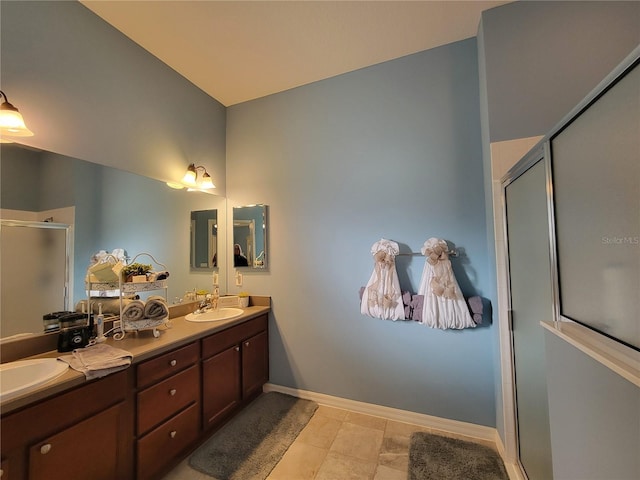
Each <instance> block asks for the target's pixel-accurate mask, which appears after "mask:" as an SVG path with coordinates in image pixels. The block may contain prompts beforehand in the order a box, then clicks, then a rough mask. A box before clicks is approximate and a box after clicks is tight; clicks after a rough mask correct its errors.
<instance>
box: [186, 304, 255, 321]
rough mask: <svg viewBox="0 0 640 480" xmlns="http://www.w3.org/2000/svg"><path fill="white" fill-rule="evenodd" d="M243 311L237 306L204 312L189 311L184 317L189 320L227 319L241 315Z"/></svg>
mask: <svg viewBox="0 0 640 480" xmlns="http://www.w3.org/2000/svg"><path fill="white" fill-rule="evenodd" d="M243 313H244V311H242V310H240V309H239V308H231V307H226V308H220V309H218V310H209V311H206V312H204V313H190V314H189V315H187V316H186V317H185V319H186V320H188V321H190V322H216V321H218V320H229V319H230V318H236V317H239V316H240V315H242V314H243Z"/></svg>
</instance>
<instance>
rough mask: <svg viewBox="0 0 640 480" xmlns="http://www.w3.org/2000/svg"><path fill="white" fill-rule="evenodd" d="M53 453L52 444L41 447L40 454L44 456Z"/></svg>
mask: <svg viewBox="0 0 640 480" xmlns="http://www.w3.org/2000/svg"><path fill="white" fill-rule="evenodd" d="M50 451H51V444H50V443H45V444H44V445H42V446H41V447H40V453H41V454H42V455H46V454H47V453H49V452H50Z"/></svg>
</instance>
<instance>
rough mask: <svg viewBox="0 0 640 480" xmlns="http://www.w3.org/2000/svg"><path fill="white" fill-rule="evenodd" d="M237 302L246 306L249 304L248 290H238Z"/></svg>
mask: <svg viewBox="0 0 640 480" xmlns="http://www.w3.org/2000/svg"><path fill="white" fill-rule="evenodd" d="M238 304H239V305H240V306H241V307H243V308H246V307H248V306H249V293H248V292H240V293H239V294H238Z"/></svg>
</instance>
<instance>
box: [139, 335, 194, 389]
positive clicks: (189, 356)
mask: <svg viewBox="0 0 640 480" xmlns="http://www.w3.org/2000/svg"><path fill="white" fill-rule="evenodd" d="M198 347H199V345H198V342H194V343H192V344H190V345H187V346H185V347H182V348H178V349H176V350H173V351H171V352H169V353H165V354H164V355H160V356H159V357H156V358H153V359H151V360H147V361H146V362H143V363H141V364H140V365H138V369H137V372H138V379H137V386H138V388H144V387H146V386H148V385H151V384H153V383H156V382H157V381H158V380H162V379H163V378H165V377H168V376H169V375H173V374H174V373H177V372H179V371H181V370H184V369H185V368H187V367H190V366H191V365H193V364H195V363H196V362H197V361H198V359H199V357H200V350H199V348H198Z"/></svg>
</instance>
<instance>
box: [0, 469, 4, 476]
mask: <svg viewBox="0 0 640 480" xmlns="http://www.w3.org/2000/svg"><path fill="white" fill-rule="evenodd" d="M3 475H4V470H2V469H1V468H0V477H2V476H3Z"/></svg>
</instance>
